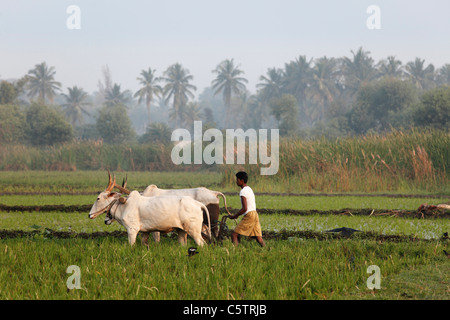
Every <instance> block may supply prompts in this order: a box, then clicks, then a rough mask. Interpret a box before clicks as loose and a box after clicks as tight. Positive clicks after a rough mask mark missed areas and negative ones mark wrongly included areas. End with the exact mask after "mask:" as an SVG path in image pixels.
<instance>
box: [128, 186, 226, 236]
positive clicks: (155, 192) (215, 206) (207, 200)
mask: <svg viewBox="0 0 450 320" xmlns="http://www.w3.org/2000/svg"><path fill="white" fill-rule="evenodd" d="M122 190H123V189H122ZM142 195H143V196H145V197H156V196H163V195H164V196H187V197H191V198H192V199H195V200H197V201H199V202H201V203H203V204H204V205H206V207H207V208H208V212H209V215H210V219H211V222H212V223H211V224H212V232H213V234H214V235H215V236H216V237H217V234H218V231H219V228H218V227H217V225H218V221H219V215H220V208H219V196H221V197H222V199H223V202H224V206H225V210H227V212H228V214H230V212H229V211H228V208H227V199H226V197H225V195H224V194H223V193H222V192H219V191H214V190H209V189H207V188H204V187H199V188H190V189H160V188H158V187H157V186H156V185H154V184H151V185H149V186H148V187H147V188H146V189H145V190H144V192H143V193H142ZM206 221H207V220H206V217H203V223H205V224H206ZM153 238H154V239H155V241H156V242H159V239H160V236H159V233H157V232H154V233H153Z"/></svg>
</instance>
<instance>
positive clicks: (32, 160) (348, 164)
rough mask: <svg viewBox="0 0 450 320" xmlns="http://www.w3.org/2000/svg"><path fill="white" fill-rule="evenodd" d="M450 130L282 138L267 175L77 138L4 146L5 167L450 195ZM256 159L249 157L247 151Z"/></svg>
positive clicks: (284, 188)
mask: <svg viewBox="0 0 450 320" xmlns="http://www.w3.org/2000/svg"><path fill="white" fill-rule="evenodd" d="M449 146H450V134H449V133H448V132H445V131H438V130H411V131H408V132H402V131H396V130H393V131H392V132H390V133H386V134H370V135H366V136H358V137H351V138H338V139H336V140H333V141H332V140H327V139H319V140H314V141H305V140H300V139H292V138H288V139H282V140H281V141H280V153H279V154H280V157H279V171H278V173H277V174H276V175H274V176H261V174H260V169H261V167H262V165H259V164H257V165H206V164H201V165H175V164H174V163H173V162H172V160H171V151H172V146H171V145H166V146H164V145H150V144H149V145H137V144H136V145H110V144H104V143H102V142H101V141H75V142H71V143H67V144H62V145H57V146H52V147H44V148H38V147H31V146H22V145H3V146H0V170H45V171H49V170H57V171H79V170H106V169H111V170H116V171H122V170H123V171H153V172H156V171H177V172H180V171H204V170H215V171H219V172H222V173H223V178H222V186H229V185H233V184H234V174H235V172H237V171H238V170H241V169H244V170H246V171H247V172H248V173H249V174H250V177H251V183H252V185H253V186H254V187H255V188H256V190H257V191H271V192H277V191H278V192H314V191H323V192H352V191H361V192H379V191H405V192H410V191H421V192H423V191H425V192H440V193H447V194H450V187H449V173H448V168H449V164H450V147H449ZM246 159H247V161H248V156H247V158H246Z"/></svg>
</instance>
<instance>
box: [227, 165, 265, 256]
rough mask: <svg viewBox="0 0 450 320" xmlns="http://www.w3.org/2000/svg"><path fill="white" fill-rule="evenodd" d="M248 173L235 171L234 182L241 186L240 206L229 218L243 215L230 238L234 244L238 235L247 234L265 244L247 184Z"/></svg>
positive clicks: (252, 197)
mask: <svg viewBox="0 0 450 320" xmlns="http://www.w3.org/2000/svg"><path fill="white" fill-rule="evenodd" d="M247 181H248V175H247V173H246V172H244V171H240V172H238V173H236V184H237V185H238V186H239V187H240V188H241V191H240V193H239V196H240V197H241V204H242V208H241V210H239V211H238V213H236V214H234V215H231V216H230V219H237V218H238V217H239V216H240V215H243V218H242V220H241V222H239V224H238V225H237V226H236V229H235V230H234V231H233V233H232V234H231V240H232V241H233V244H234V245H236V246H237V245H238V244H239V237H240V236H247V237H251V238H254V239H256V241H258V243H259V244H260V246H261V247H264V246H265V243H264V240H263V238H262V231H261V224H260V223H259V216H258V213H257V212H256V201H255V194H254V193H253V190H252V189H251V188H250V187H249V186H248V185H247Z"/></svg>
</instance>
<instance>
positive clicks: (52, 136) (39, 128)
mask: <svg viewBox="0 0 450 320" xmlns="http://www.w3.org/2000/svg"><path fill="white" fill-rule="evenodd" d="M26 119H27V123H28V125H29V131H28V139H29V141H30V143H31V144H33V145H53V144H57V143H63V142H68V141H71V140H72V138H73V132H72V127H71V126H70V124H69V123H67V122H66V120H64V117H63V116H62V115H61V114H60V113H59V112H58V111H57V110H55V109H53V108H51V107H49V106H46V105H40V104H36V103H34V104H32V105H31V106H30V107H29V108H28V110H27V112H26Z"/></svg>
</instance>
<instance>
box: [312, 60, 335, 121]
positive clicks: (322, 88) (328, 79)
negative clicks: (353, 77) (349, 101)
mask: <svg viewBox="0 0 450 320" xmlns="http://www.w3.org/2000/svg"><path fill="white" fill-rule="evenodd" d="M336 76H337V68H336V60H335V59H334V58H331V59H328V58H327V57H322V58H319V59H317V60H316V61H315V65H314V68H313V70H312V81H311V85H310V87H309V88H308V94H309V95H310V96H311V97H312V98H313V100H315V101H316V102H317V104H318V106H319V117H320V119H324V117H325V110H326V109H327V107H328V105H329V104H330V103H331V102H333V100H334V97H335V95H336V93H337V91H338V90H337V87H336V82H337V78H336Z"/></svg>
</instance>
